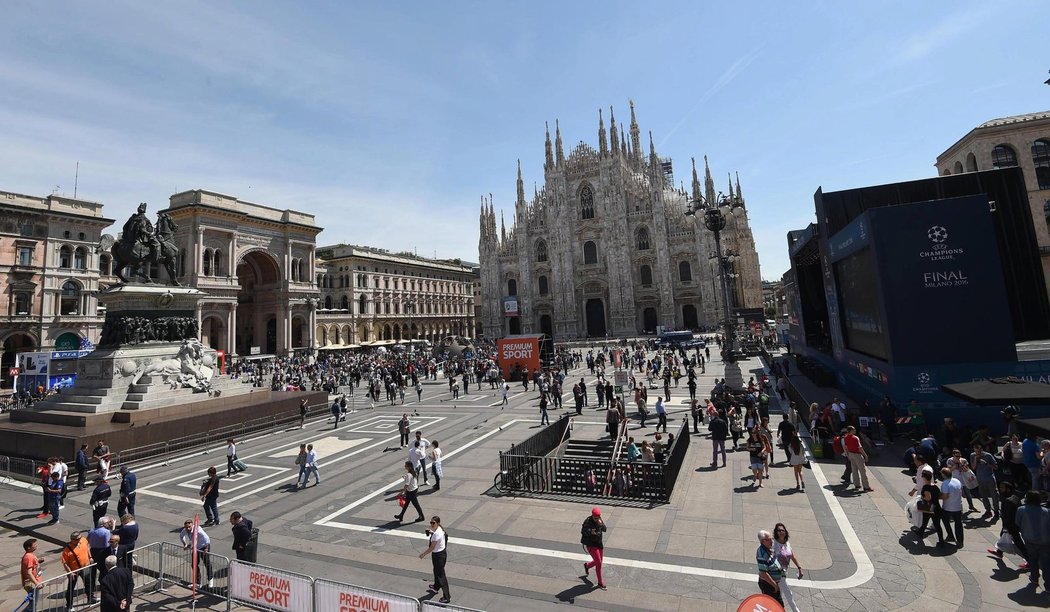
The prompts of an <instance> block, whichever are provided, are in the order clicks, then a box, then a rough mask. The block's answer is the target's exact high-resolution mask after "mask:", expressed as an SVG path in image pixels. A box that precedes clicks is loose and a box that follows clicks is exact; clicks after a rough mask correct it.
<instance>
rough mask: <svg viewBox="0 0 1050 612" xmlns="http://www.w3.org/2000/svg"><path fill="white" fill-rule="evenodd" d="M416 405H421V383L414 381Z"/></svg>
mask: <svg viewBox="0 0 1050 612" xmlns="http://www.w3.org/2000/svg"><path fill="white" fill-rule="evenodd" d="M416 403H417V404H421V403H423V383H422V382H420V381H418V380H417V381H416Z"/></svg>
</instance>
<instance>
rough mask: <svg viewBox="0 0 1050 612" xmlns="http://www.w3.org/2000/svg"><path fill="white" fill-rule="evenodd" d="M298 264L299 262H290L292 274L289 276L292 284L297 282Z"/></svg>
mask: <svg viewBox="0 0 1050 612" xmlns="http://www.w3.org/2000/svg"><path fill="white" fill-rule="evenodd" d="M298 264H299V262H298V261H297V260H295V259H293V260H292V269H291V272H292V274H291V277H292V282H293V283H297V282H299V265H298Z"/></svg>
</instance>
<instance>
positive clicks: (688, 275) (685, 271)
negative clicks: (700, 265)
mask: <svg viewBox="0 0 1050 612" xmlns="http://www.w3.org/2000/svg"><path fill="white" fill-rule="evenodd" d="M678 280H680V281H682V282H683V283H688V282H690V281H692V280H693V268H692V267H691V266H690V265H689V262H688V261H683V262H681V263H679V264H678Z"/></svg>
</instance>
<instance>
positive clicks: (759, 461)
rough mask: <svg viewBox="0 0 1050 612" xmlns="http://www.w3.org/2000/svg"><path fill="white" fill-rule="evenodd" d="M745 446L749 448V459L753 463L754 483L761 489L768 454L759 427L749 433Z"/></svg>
mask: <svg viewBox="0 0 1050 612" xmlns="http://www.w3.org/2000/svg"><path fill="white" fill-rule="evenodd" d="M744 447H745V448H747V452H748V459H749V461H750V464H751V475H752V476H753V479H752V484H757V485H758V488H760V489H761V488H762V473H763V468H764V467H765V462H766V457H767V456H768V454H767V453H766V444H765V442H764V441H763V440H762V434H760V433H759V431H758V428H757V427H756V428H754V429H752V430H751V431H750V432H749V433H748V436H747V441H746V442H744Z"/></svg>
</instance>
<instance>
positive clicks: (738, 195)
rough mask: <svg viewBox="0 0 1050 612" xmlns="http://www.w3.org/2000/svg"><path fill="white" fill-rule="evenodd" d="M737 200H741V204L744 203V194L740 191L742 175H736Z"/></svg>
mask: <svg viewBox="0 0 1050 612" xmlns="http://www.w3.org/2000/svg"><path fill="white" fill-rule="evenodd" d="M736 198H737V199H738V200H740V203H741V204H743V203H744V192H743V191H742V190H741V189H740V173H739V172H737V173H736Z"/></svg>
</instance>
